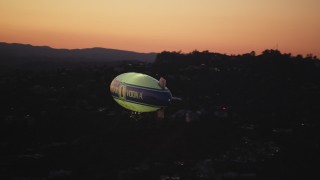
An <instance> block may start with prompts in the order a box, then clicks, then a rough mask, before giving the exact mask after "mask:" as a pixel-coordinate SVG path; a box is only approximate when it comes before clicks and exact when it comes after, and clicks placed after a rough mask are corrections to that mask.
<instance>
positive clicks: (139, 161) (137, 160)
mask: <svg viewBox="0 0 320 180" xmlns="http://www.w3.org/2000/svg"><path fill="white" fill-rule="evenodd" d="M33 65H38V64H37V63H35V64H33ZM29 67H30V65H29V66H23V68H21V67H20V68H12V69H6V68H2V67H1V66H0V87H1V88H0V109H1V113H0V179H26V180H29V179H33V180H40V179H50V180H63V179H115V180H117V179H118V180H132V179H138V180H143V179H148V180H150V179H156V180H159V179H160V180H172V179H192V180H194V179H195V180H225V179H230V180H244V179H250V180H260V179H265V180H267V179H294V180H297V179H312V178H313V179H319V173H318V166H317V164H318V163H319V162H320V155H319V152H320V144H319V142H320V135H319V129H320V121H319V117H320V103H319V102H320V81H319V79H320V64H319V60H317V59H316V58H314V57H311V56H309V57H305V58H304V57H302V56H296V57H292V56H290V55H289V54H282V53H280V52H279V51H276V50H266V51H265V52H264V53H262V54H261V55H255V54H254V53H250V54H244V55H239V56H227V55H223V54H217V53H210V52H197V51H195V52H192V53H189V54H182V53H177V52H163V53H160V54H158V55H157V58H156V61H155V62H154V63H143V62H135V61H133V62H131V61H130V62H123V63H119V64H118V65H114V64H113V65H108V64H106V63H101V62H91V63H74V64H72V63H69V64H68V66H64V65H63V66H58V67H56V66H50V68H47V69H46V70H43V69H42V68H38V69H34V68H29ZM130 71H131V72H132V71H134V72H141V73H146V74H149V75H151V76H153V77H155V78H159V77H160V76H164V77H165V78H166V79H167V86H168V88H169V89H170V90H171V92H172V94H173V95H175V96H178V97H181V98H182V99H183V101H181V102H177V103H175V104H172V105H171V106H169V107H168V108H167V109H166V112H165V118H164V119H162V120H159V119H157V118H156V113H146V114H143V115H142V118H138V117H136V118H131V116H130V115H131V114H130V112H129V111H127V110H125V109H123V108H122V107H120V106H119V105H118V104H116V103H115V101H114V100H113V99H112V98H111V95H110V92H109V85H110V82H111V81H112V79H113V78H114V77H115V76H117V75H119V74H120V73H123V72H130Z"/></svg>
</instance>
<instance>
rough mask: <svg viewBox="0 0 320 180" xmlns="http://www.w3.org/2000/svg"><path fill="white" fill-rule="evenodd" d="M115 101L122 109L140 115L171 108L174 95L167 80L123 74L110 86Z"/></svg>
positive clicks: (132, 73)
mask: <svg viewBox="0 0 320 180" xmlns="http://www.w3.org/2000/svg"><path fill="white" fill-rule="evenodd" d="M110 92H111V95H112V97H113V99H114V100H115V101H116V102H117V103H118V104H119V105H121V106H122V107H124V108H126V109H128V110H130V111H133V112H138V113H144V112H153V111H158V110H162V109H164V108H165V107H167V106H169V105H170V103H171V100H172V94H171V92H170V90H169V89H168V88H167V87H166V80H165V79H164V78H160V80H156V79H155V78H153V77H151V76H149V75H146V74H142V73H136V72H128V73H123V74H120V75H118V76H117V77H115V78H114V79H113V80H112V82H111V84H110Z"/></svg>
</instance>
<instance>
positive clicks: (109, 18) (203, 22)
mask: <svg viewBox="0 0 320 180" xmlns="http://www.w3.org/2000/svg"><path fill="white" fill-rule="evenodd" d="M319 7H320V1H318V0H277V1H276V0H260V1H256V0H242V1H239V0H229V1H225V0H162V1H149V0H135V1H131V0H109V1H106V0H90V1H89V0H77V1H76V0H55V1H49V0H28V1H21V0H2V1H0V27H1V28H0V42H9V43H24V44H32V45H45V46H50V47H53V48H67V49H74V48H91V47H104V48H113V49H122V50H130V51H137V52H162V51H165V50H166V51H182V52H190V51H193V50H195V49H197V50H199V51H202V50H209V51H212V52H219V53H226V54H243V53H248V52H251V51H256V52H257V53H258V54H260V53H261V52H262V51H263V50H265V49H275V48H278V49H279V50H280V51H281V52H284V53H292V54H293V55H296V54H302V55H306V54H310V53H311V54H313V55H317V56H320V33H319V32H320V11H319Z"/></svg>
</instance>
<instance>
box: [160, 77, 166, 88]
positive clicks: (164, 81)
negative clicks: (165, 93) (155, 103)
mask: <svg viewBox="0 0 320 180" xmlns="http://www.w3.org/2000/svg"><path fill="white" fill-rule="evenodd" d="M166 84H167V80H166V79H164V78H163V77H161V78H160V79H159V85H160V87H161V88H162V89H164V88H166Z"/></svg>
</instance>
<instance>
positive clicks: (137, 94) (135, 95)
mask: <svg viewBox="0 0 320 180" xmlns="http://www.w3.org/2000/svg"><path fill="white" fill-rule="evenodd" d="M127 97H131V98H135V99H143V98H142V92H138V91H133V90H127Z"/></svg>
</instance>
